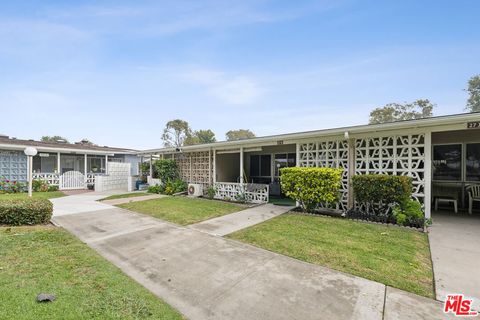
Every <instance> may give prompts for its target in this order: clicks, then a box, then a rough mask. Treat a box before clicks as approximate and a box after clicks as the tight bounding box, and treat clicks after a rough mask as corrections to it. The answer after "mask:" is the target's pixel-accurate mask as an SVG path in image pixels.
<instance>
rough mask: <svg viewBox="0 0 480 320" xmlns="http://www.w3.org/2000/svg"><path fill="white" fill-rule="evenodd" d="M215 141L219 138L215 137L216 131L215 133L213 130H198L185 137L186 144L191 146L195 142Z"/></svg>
mask: <svg viewBox="0 0 480 320" xmlns="http://www.w3.org/2000/svg"><path fill="white" fill-rule="evenodd" d="M215 141H217V139H215V133H213V131H212V130H210V129H207V130H196V131H194V132H193V133H192V134H191V135H190V136H188V137H187V138H186V139H185V142H184V144H185V145H186V146H190V145H194V144H203V143H212V142H215Z"/></svg>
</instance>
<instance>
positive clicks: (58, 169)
mask: <svg viewBox="0 0 480 320" xmlns="http://www.w3.org/2000/svg"><path fill="white" fill-rule="evenodd" d="M60 164H61V162H60V152H57V173H58V174H59V175H60V174H62V170H61V169H60Z"/></svg>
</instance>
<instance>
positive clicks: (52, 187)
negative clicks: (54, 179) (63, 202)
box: [48, 185, 58, 192]
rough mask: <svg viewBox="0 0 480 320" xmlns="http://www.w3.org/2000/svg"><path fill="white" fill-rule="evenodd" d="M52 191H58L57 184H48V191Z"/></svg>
mask: <svg viewBox="0 0 480 320" xmlns="http://www.w3.org/2000/svg"><path fill="white" fill-rule="evenodd" d="M53 191H58V186H52V185H49V186H48V192H53Z"/></svg>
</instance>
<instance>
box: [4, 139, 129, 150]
mask: <svg viewBox="0 0 480 320" xmlns="http://www.w3.org/2000/svg"><path fill="white" fill-rule="evenodd" d="M25 147H36V148H38V149H39V150H40V151H52V152H57V151H58V152H62V151H63V152H69V153H74V152H78V153H90V154H115V153H121V154H137V153H138V150H133V149H125V148H115V147H107V146H98V145H89V144H82V143H66V142H45V141H36V140H25V139H16V138H9V137H7V136H0V149H6V148H7V149H8V148H13V149H24V148H25Z"/></svg>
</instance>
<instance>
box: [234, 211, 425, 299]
mask: <svg viewBox="0 0 480 320" xmlns="http://www.w3.org/2000/svg"><path fill="white" fill-rule="evenodd" d="M228 237H229V238H232V239H237V240H240V241H244V242H247V243H250V244H253V245H256V246H258V247H262V248H265V249H267V250H271V251H274V252H278V253H281V254H285V255H288V256H291V257H294V258H297V259H300V260H304V261H307V262H310V263H315V264H319V265H323V266H326V267H329V268H332V269H336V270H340V271H343V272H347V273H351V274H354V275H357V276H360V277H363V278H367V279H371V280H375V281H378V282H381V283H384V284H387V285H389V286H392V287H396V288H399V289H403V290H406V291H410V292H414V293H416V294H419V295H423V296H426V297H430V298H434V291H433V272H432V264H431V259H430V249H429V245H428V237H427V235H426V234H424V233H420V232H418V231H412V230H407V229H403V228H398V227H387V226H382V225H375V224H369V223H362V222H355V221H351V220H346V219H337V218H329V217H324V216H310V215H301V214H295V213H287V214H284V215H281V216H279V217H277V218H274V219H272V220H269V221H266V222H264V223H262V224H258V225H256V226H253V227H250V228H247V229H244V230H241V231H238V232H236V233H233V234H231V235H228Z"/></svg>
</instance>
